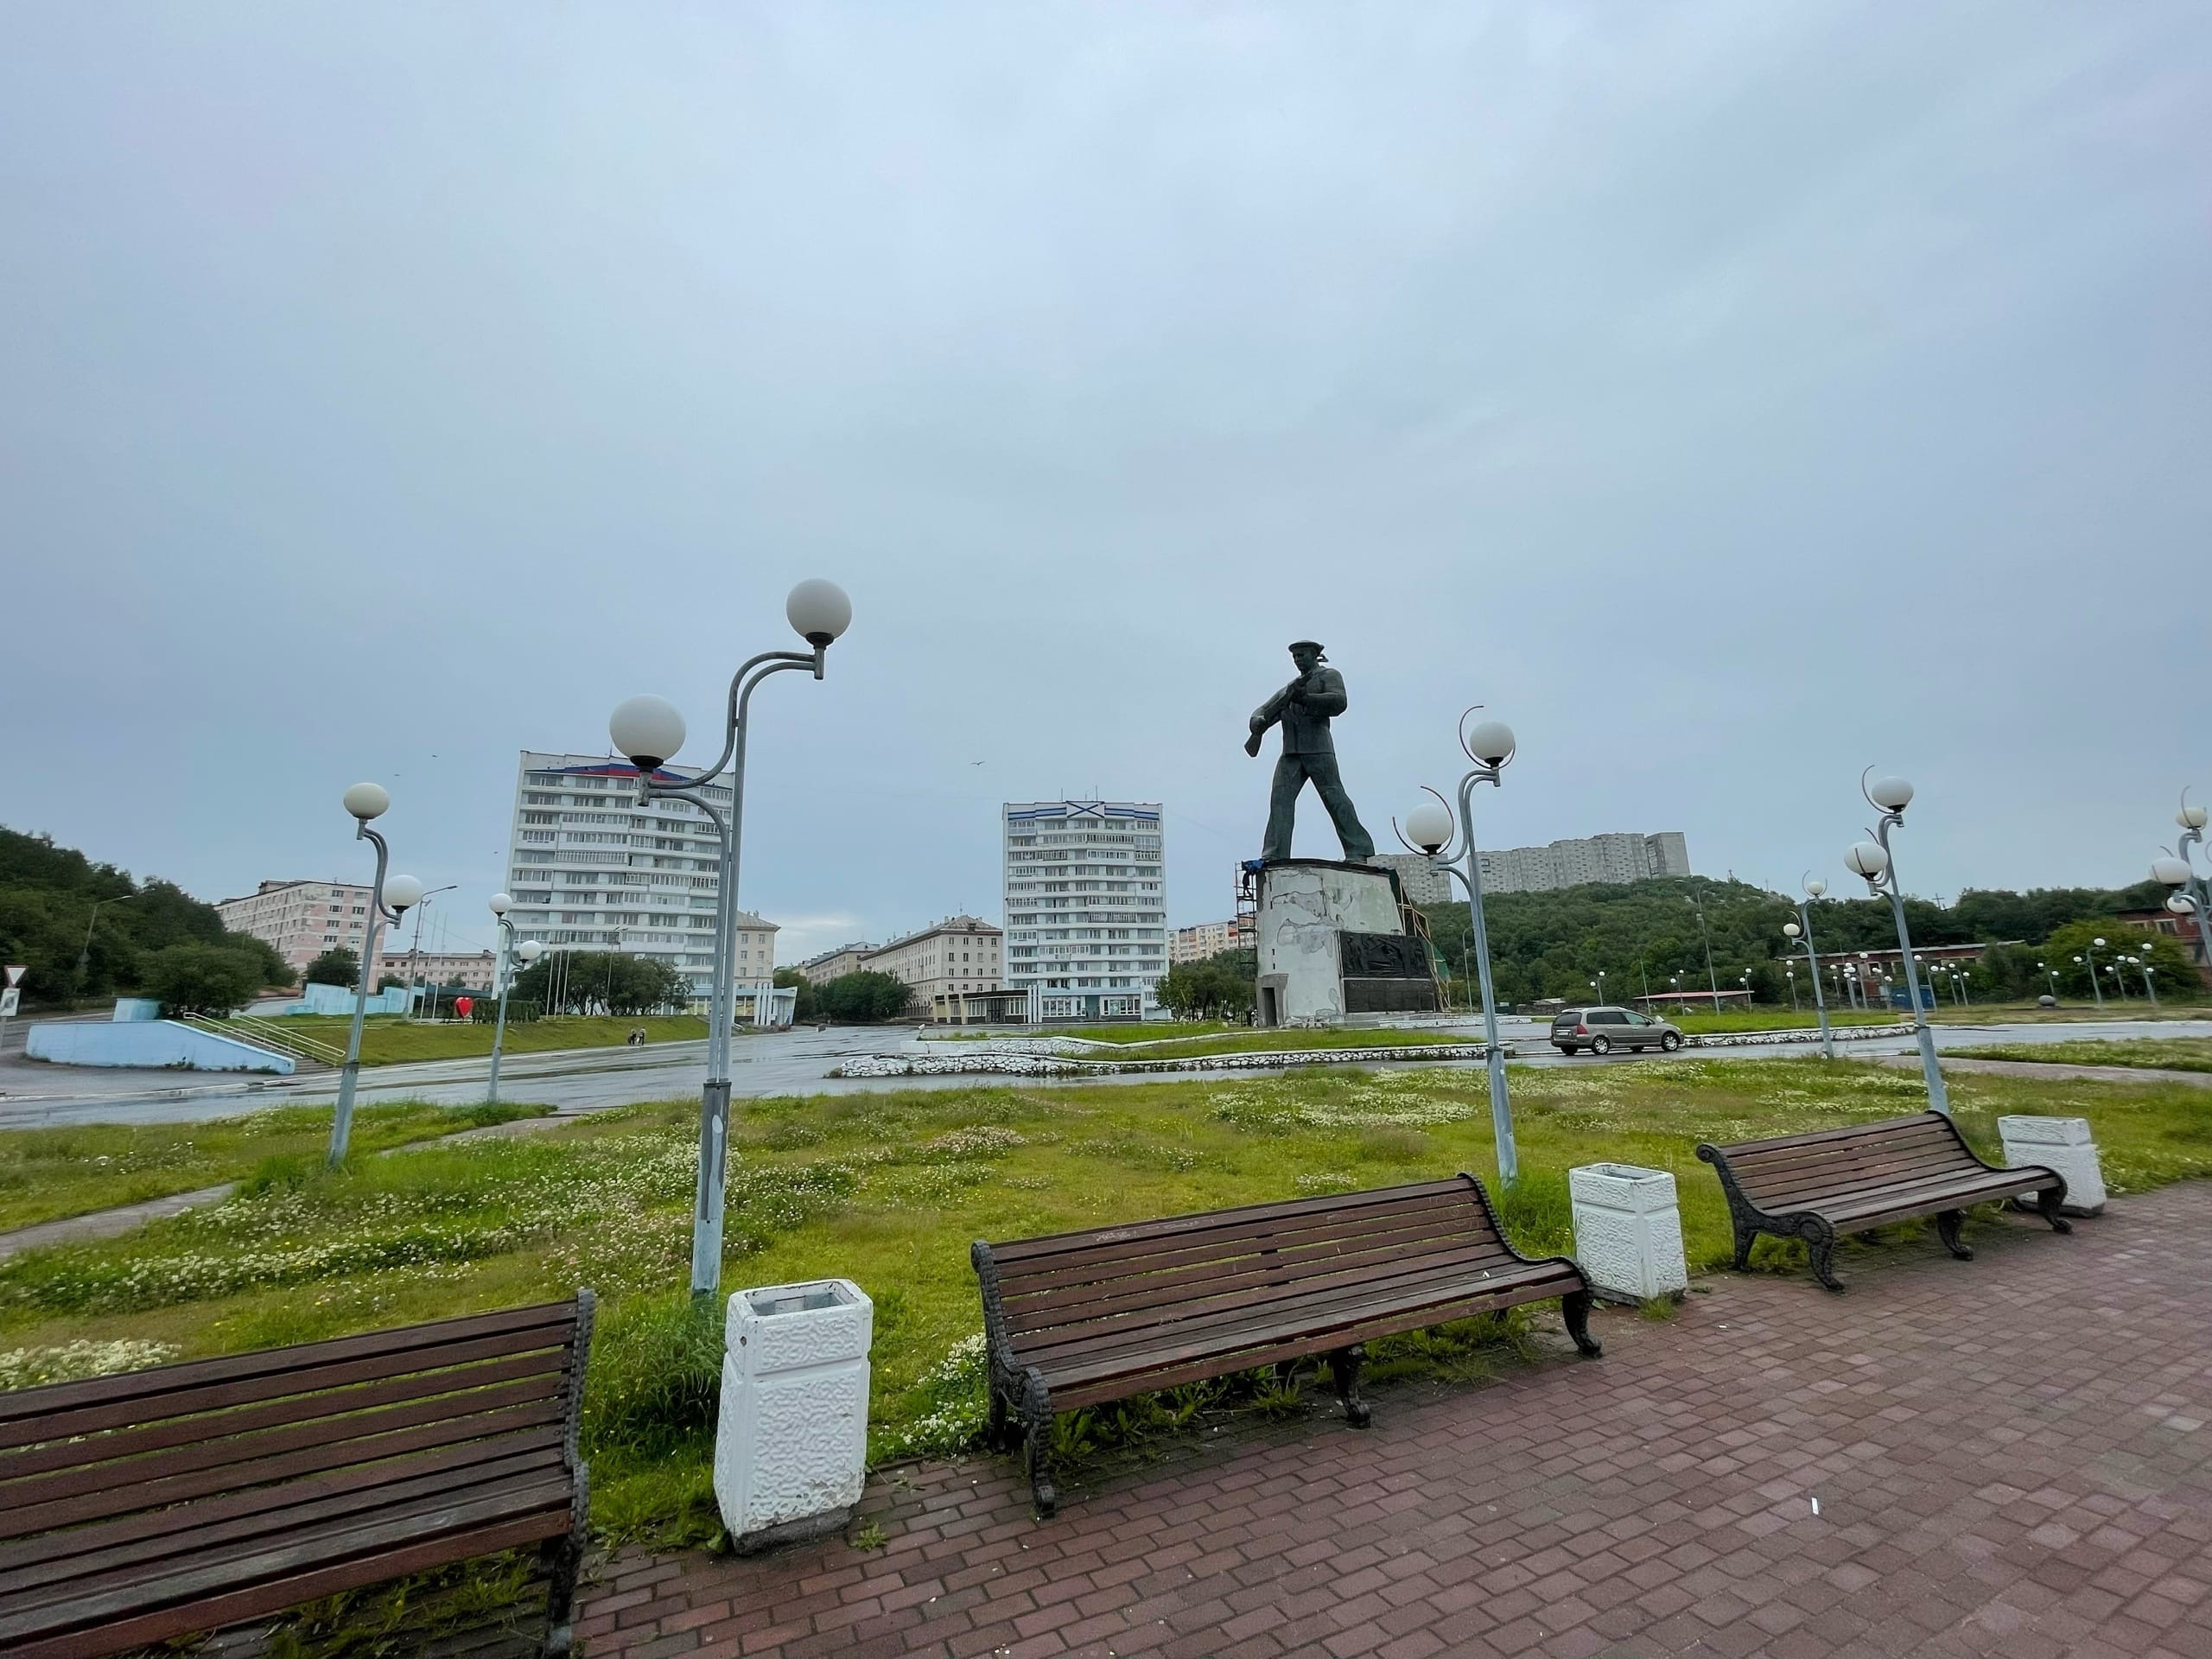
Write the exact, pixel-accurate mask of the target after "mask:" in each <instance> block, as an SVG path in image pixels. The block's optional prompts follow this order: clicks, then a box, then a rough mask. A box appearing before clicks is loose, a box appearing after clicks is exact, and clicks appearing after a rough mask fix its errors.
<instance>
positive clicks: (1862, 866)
mask: <svg viewBox="0 0 2212 1659" xmlns="http://www.w3.org/2000/svg"><path fill="white" fill-rule="evenodd" d="M1873 770H1874V769H1873V768H1872V766H1869V767H1867V768H1866V772H1861V773H1860V774H1859V793H1860V794H1862V795H1864V796H1865V797H1866V804H1868V805H1869V806H1871V807H1872V808H1873V809H1874V810H1875V811H1876V812H1877V813H1878V814H1879V815H1880V816H1879V817H1877V818H1876V819H1875V821H1874V830H1873V835H1874V839H1873V840H1872V841H1862V842H1858V843H1857V844H1856V845H1855V846H1853V848H1852V849H1851V850H1850V851H1849V852H1848V853H1846V854H1845V855H1844V857H1843V861H1844V862H1845V863H1846V864H1847V865H1848V866H1849V867H1850V868H1851V871H1852V873H1853V874H1854V875H1858V876H1859V877H1861V878H1863V879H1864V880H1865V881H1866V890H1867V891H1868V892H1869V893H1872V894H1875V895H1876V896H1880V895H1882V894H1885V893H1886V894H1887V895H1888V897H1889V900H1890V912H1891V915H1893V916H1894V917H1895V918H1897V954H1898V955H1899V956H1900V957H1903V958H1904V994H1905V995H1906V997H1907V998H1908V999H1909V1000H1910V1001H1911V1003H1912V1033H1913V1036H1914V1037H1915V1038H1916V1039H1918V1041H1919V1044H1920V1070H1921V1071H1922V1073H1923V1076H1925V1077H1926V1078H1927V1079H1928V1104H1929V1109H1931V1110H1933V1111H1938V1112H1941V1113H1942V1114H1943V1116H1946V1117H1948V1116H1950V1115H1951V1096H1950V1095H1949V1093H1948V1090H1945V1089H1944V1087H1943V1068H1942V1066H1940V1065H1937V1064H1936V1033H1935V1032H1934V1031H1933V1030H1932V1029H1930V1028H1929V1024H1928V1010H1927V1009H1926V1008H1925V1007H1923V1006H1922V1003H1921V1000H1920V970H1919V969H1918V968H1917V967H1916V966H1915V965H1914V963H1913V959H1912V934H1911V931H1910V929H1908V928H1907V927H1906V926H1905V921H1904V892H1903V890H1902V889H1900V888H1899V887H1898V886H1897V865H1896V862H1895V861H1893V860H1892V859H1891V856H1890V831H1891V830H1892V829H1896V828H1897V825H1899V824H1901V823H1904V810H1905V808H1906V807H1908V806H1909V805H1910V804H1912V785H1910V784H1909V783H1907V782H1906V781H1905V780H1904V779H1902V778H1877V779H1874V781H1873V782H1872V784H1871V785H1870V784H1869V783H1868V782H1867V781H1866V779H1867V775H1868V774H1869V773H1871V772H1872V771H1873Z"/></svg>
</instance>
